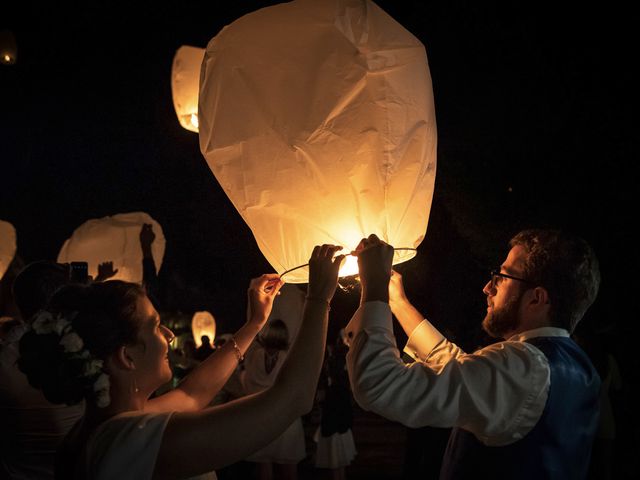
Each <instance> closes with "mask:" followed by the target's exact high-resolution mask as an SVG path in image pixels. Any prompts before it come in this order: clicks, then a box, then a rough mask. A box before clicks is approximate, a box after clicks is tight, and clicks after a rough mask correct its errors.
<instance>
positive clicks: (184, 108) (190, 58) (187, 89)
mask: <svg viewBox="0 0 640 480" xmlns="http://www.w3.org/2000/svg"><path fill="white" fill-rule="evenodd" d="M203 57H204V48H196V47H189V46H186V45H185V46H182V47H180V48H179V49H178V50H177V51H176V54H175V56H174V57H173V65H172V66H171V94H172V96H173V107H174V108H175V110H176V115H178V120H179V121H180V125H182V126H183V127H184V128H186V129H187V130H190V131H192V132H196V133H198V84H199V81H200V65H201V64H202V59H203Z"/></svg>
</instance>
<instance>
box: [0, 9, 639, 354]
mask: <svg viewBox="0 0 640 480" xmlns="http://www.w3.org/2000/svg"><path fill="white" fill-rule="evenodd" d="M31 3H32V2H22V3H21V6H20V7H18V8H19V11H11V10H10V11H9V13H8V14H7V13H6V12H5V13H3V14H2V16H1V17H0V28H9V29H11V30H12V31H13V32H14V33H15V35H16V37H17V41H18V47H19V61H18V63H17V64H16V65H15V66H12V67H5V66H1V67H0V87H1V90H0V91H1V92H2V93H1V95H2V97H1V98H2V107H0V108H1V109H0V112H1V114H0V118H1V124H0V125H1V130H0V132H1V133H0V141H1V143H0V145H1V153H0V155H1V157H0V158H1V164H2V168H1V170H0V182H1V188H0V219H4V220H7V221H9V222H11V223H12V224H13V225H14V226H15V227H16V229H17V233H18V253H19V255H20V256H21V257H22V258H23V259H24V260H25V261H32V260H36V259H40V258H55V257H56V255H57V252H58V250H59V248H60V246H61V245H62V243H63V242H64V240H65V239H66V238H68V236H69V235H70V234H71V232H72V231H73V229H74V228H76V227H77V226H78V225H80V224H81V223H83V222H84V221H86V220H87V219H89V218H97V217H102V216H105V215H111V214H115V213H119V212H129V211H138V210H142V211H145V212H147V213H149V214H150V215H151V216H152V217H154V218H155V219H156V220H158V221H159V222H160V224H161V225H162V226H163V229H164V233H165V236H166V239H167V250H166V254H165V263H164V266H163V271H162V278H163V279H164V281H165V283H166V284H167V285H170V284H169V277H170V275H169V274H170V273H172V272H173V273H175V272H179V273H180V275H181V276H182V277H183V278H184V279H185V281H186V282H187V283H188V284H189V285H191V286H192V288H191V290H192V291H193V290H199V293H198V291H196V292H195V293H185V292H180V293H179V294H177V295H176V296H177V297H179V300H176V302H177V303H178V304H180V302H183V304H182V308H185V309H188V308H189V307H188V304H189V301H190V300H191V301H193V302H195V303H199V304H203V306H207V307H208V308H209V309H210V310H211V311H213V312H214V314H215V315H217V316H218V317H219V321H222V322H223V324H224V322H228V323H227V324H232V323H233V322H238V321H239V320H238V319H239V318H242V314H241V311H242V309H243V308H244V300H243V299H244V290H245V288H246V285H247V282H248V280H249V278H250V277H252V276H255V275H258V274H259V273H262V272H263V271H271V269H270V267H269V265H268V264H267V263H266V261H265V260H264V258H263V257H262V254H261V253H260V251H259V250H258V248H257V246H256V244H255V241H254V240H253V237H252V235H251V232H250V230H249V229H248V228H247V227H246V225H245V224H244V222H243V220H242V219H241V217H240V215H239V214H238V213H237V212H236V210H235V209H234V208H233V206H232V204H231V203H230V202H229V200H228V199H227V198H226V196H225V194H224V192H223V191H222V189H221V188H220V187H219V186H218V184H217V183H216V180H215V178H214V177H213V175H212V174H211V172H210V170H209V168H208V167H207V165H206V163H205V161H204V158H203V157H202V155H201V154H200V151H199V147H198V140H197V136H196V134H193V133H191V132H188V131H186V130H184V129H182V127H180V126H179V124H178V121H177V119H176V117H175V113H174V110H173V105H172V100H171V89H170V69H171V62H172V58H173V55H174V53H175V51H176V49H177V48H178V47H180V46H181V45H194V46H199V47H204V46H206V44H207V42H208V41H209V39H210V38H211V37H213V36H214V35H215V34H216V33H217V32H218V31H219V30H220V28H222V27H223V26H224V25H226V24H228V23H230V22H232V21H233V20H235V19H236V18H238V17H240V16H241V15H243V14H245V13H248V12H250V11H253V10H255V9H256V8H259V7H262V6H267V5H270V4H273V3H278V2H257V1H250V2H249V1H237V2H233V6H230V5H227V6H221V4H220V3H219V2H214V1H209V2H180V4H179V5H178V4H173V5H167V6H160V7H158V6H152V5H151V4H150V3H149V5H148V7H145V8H143V7H140V6H135V7H132V6H131V5H133V4H134V3H136V2H129V3H128V4H125V3H118V5H119V6H117V7H115V6H113V3H111V2H109V3H110V6H108V3H107V2H87V3H85V4H84V6H80V7H74V9H73V10H72V9H71V7H60V6H58V5H56V6H53V5H51V4H49V5H46V4H42V5H40V4H38V5H37V6H34V5H32V4H31ZM227 3H229V4H231V3H232V2H227ZM504 3H505V4H508V3H510V2H504ZM513 3H515V4H516V5H513V4H512V5H502V2H495V1H484V2H475V1H472V0H467V1H465V0H460V1H448V2H435V1H433V2H421V1H395V2H394V1H381V2H378V4H379V5H380V6H381V7H382V8H383V9H385V10H386V11H387V12H388V13H389V14H391V15H392V16H393V17H394V18H395V19H396V20H398V21H399V22H400V23H401V24H403V25H404V26H405V27H406V28H407V29H408V30H410V31H411V32H412V33H414V34H415V35H416V36H417V37H418V38H420V39H421V40H422V42H423V43H424V44H425V46H426V49H427V54H428V57H429V63H430V68H431V74H432V77H433V87H434V94H435V100H436V115H437V120H438V137H439V148H438V173H437V180H436V193H435V198H434V204H433V208H432V214H431V221H430V225H429V228H428V230H427V237H426V239H425V241H424V242H423V244H422V245H421V248H420V254H419V256H418V258H417V259H416V260H414V261H412V262H409V263H408V264H406V265H404V266H403V267H402V271H403V272H404V274H405V277H406V279H407V280H406V283H407V289H408V290H409V293H410V294H411V295H413V296H414V298H416V303H417V304H419V306H421V308H423V310H424V311H425V312H426V313H427V314H429V315H431V316H432V317H433V319H434V322H435V323H436V324H440V325H441V326H442V327H443V328H449V329H450V330H451V331H452V334H454V335H457V336H459V337H460V338H461V339H462V340H463V341H464V340H466V341H469V342H472V341H475V340H474V339H475V337H474V335H475V334H476V333H473V334H470V333H469V332H470V331H473V332H476V330H477V325H478V324H479V322H480V318H481V315H482V314H483V310H484V308H483V306H484V304H485V303H484V302H485V300H484V296H483V295H482V293H481V288H482V285H483V284H484V282H485V281H486V274H485V271H486V270H485V267H491V266H494V265H495V264H498V263H499V262H500V261H501V260H502V257H503V255H504V254H505V253H506V243H507V241H508V239H509V238H510V236H511V235H512V234H514V233H515V232H516V231H518V230H519V229H520V228H523V227H530V226H553V227H559V228H565V229H569V230H572V231H575V232H576V233H578V234H580V235H582V236H584V237H585V238H586V239H588V240H589V241H590V242H591V243H592V244H593V246H594V247H595V248H596V251H597V253H598V255H599V257H600V259H601V264H602V265H601V268H602V272H603V284H602V289H601V296H600V298H599V300H598V301H597V303H596V305H595V306H594V308H593V311H592V313H591V318H594V319H595V320H594V321H597V322H598V323H600V324H611V325H614V329H613V330H612V332H613V333H610V335H613V334H615V335H620V336H627V337H628V336H629V335H628V334H629V333H631V332H632V330H637V328H636V327H635V326H634V325H631V324H630V323H629V320H631V319H629V318H626V316H627V314H628V310H630V302H631V299H632V298H633V293H632V284H633V282H632V280H631V276H630V275H631V272H632V273H634V274H635V271H636V270H637V265H638V252H637V250H638V249H636V248H631V247H630V246H629V242H628V238H629V237H630V235H629V234H628V228H629V224H630V223H631V222H629V219H631V218H636V216H635V215H634V216H632V207H633V206H634V205H635V202H634V200H635V197H632V193H631V192H632V190H631V188H632V186H633V185H632V183H635V182H634V178H635V177H634V175H633V170H632V169H631V165H632V150H633V148H632V143H631V138H632V132H631V119H632V111H633V105H632V101H631V100H632V95H634V90H635V88H636V87H637V82H634V83H632V77H631V73H630V72H631V69H630V60H632V59H637V50H636V49H635V45H633V44H632V38H633V36H634V35H632V32H633V30H632V28H635V26H634V21H633V16H632V15H631V14H630V12H627V11H623V10H622V7H621V6H620V5H616V3H615V2H614V3H611V2H608V3H607V4H606V7H604V4H602V5H600V6H599V7H598V8H595V7H588V6H587V4H586V3H582V4H580V5H579V4H577V3H576V6H575V7H569V6H565V7H562V8H563V9H562V10H559V7H558V6H557V5H555V4H552V3H549V4H548V5H545V4H544V3H540V2H526V3H525V2H522V3H518V2H513ZM558 3H560V2H558ZM163 5H164V4H163ZM564 5H568V4H566V3H564ZM578 5H579V6H578ZM633 113H635V112H633ZM634 133H635V132H634ZM634 213H635V212H634ZM176 291H178V290H176ZM340 295H342V296H343V297H344V295H343V294H340ZM352 297H354V295H352V296H351V297H349V298H346V297H345V298H337V302H338V304H340V302H342V303H344V304H345V305H346V307H345V311H346V310H348V308H351V307H353V305H354V301H353V298H352ZM334 310H335V309H334ZM338 311H340V309H338ZM221 328H222V329H223V330H224V329H225V328H224V326H222V327H221ZM616 348H617V349H619V350H620V351H621V353H620V354H621V355H623V353H622V351H623V350H625V349H626V348H627V347H626V346H625V345H624V344H623V345H622V346H620V347H616ZM636 364H637V361H636Z"/></svg>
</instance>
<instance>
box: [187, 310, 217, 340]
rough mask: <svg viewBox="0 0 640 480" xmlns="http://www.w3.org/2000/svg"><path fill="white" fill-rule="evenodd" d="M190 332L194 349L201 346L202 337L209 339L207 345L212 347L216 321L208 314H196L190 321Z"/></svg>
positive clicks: (205, 312)
mask: <svg viewBox="0 0 640 480" xmlns="http://www.w3.org/2000/svg"><path fill="white" fill-rule="evenodd" d="M191 332H192V333H193V341H194V342H195V344H196V348H199V347H200V346H201V345H202V336H203V335H206V336H207V337H209V343H211V345H213V342H214V341H215V339H216V320H215V319H214V318H213V315H211V314H210V313H209V312H207V311H204V312H196V313H194V314H193V319H192V320H191Z"/></svg>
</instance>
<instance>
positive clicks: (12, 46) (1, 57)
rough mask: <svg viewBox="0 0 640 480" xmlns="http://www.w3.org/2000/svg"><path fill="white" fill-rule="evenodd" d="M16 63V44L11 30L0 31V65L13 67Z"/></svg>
mask: <svg viewBox="0 0 640 480" xmlns="http://www.w3.org/2000/svg"><path fill="white" fill-rule="evenodd" d="M17 61H18V44H17V43H16V37H15V36H14V35H13V32H12V31H11V30H0V64H3V65H13V64H14V63H16V62H17Z"/></svg>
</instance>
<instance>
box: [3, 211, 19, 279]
mask: <svg viewBox="0 0 640 480" xmlns="http://www.w3.org/2000/svg"><path fill="white" fill-rule="evenodd" d="M16 248H17V243H16V229H15V228H14V227H13V225H11V224H10V223H9V222H5V221H4V220H0V280H2V277H4V274H5V273H6V272H7V269H8V268H9V265H11V262H12V261H13V257H14V256H15V255H16Z"/></svg>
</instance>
